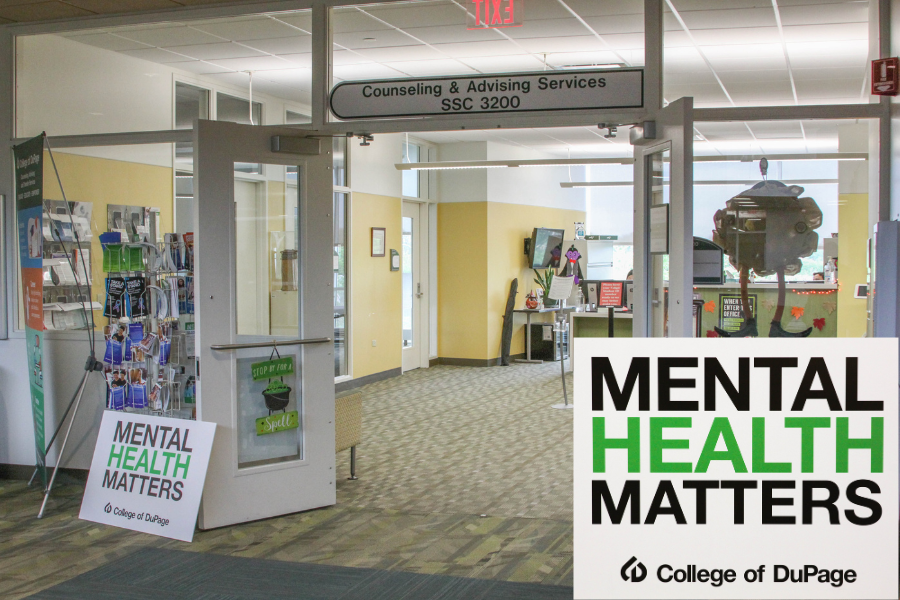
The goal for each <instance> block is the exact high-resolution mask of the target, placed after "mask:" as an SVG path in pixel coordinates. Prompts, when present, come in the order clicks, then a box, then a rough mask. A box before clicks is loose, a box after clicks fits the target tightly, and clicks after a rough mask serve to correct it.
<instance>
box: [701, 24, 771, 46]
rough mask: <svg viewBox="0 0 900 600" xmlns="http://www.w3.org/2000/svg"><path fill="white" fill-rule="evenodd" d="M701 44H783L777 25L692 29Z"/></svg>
mask: <svg viewBox="0 0 900 600" xmlns="http://www.w3.org/2000/svg"><path fill="white" fill-rule="evenodd" d="M691 33H692V34H693V36H694V41H696V42H697V44H699V45H700V46H718V45H733V44H744V45H754V44H779V45H780V44H781V34H780V33H779V32H778V28H777V27H733V28H730V29H698V30H696V31H693V30H692V31H691Z"/></svg>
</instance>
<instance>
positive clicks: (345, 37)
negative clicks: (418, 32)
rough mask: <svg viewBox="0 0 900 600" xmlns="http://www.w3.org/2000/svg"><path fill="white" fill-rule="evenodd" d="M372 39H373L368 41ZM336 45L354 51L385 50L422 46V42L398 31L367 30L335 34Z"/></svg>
mask: <svg viewBox="0 0 900 600" xmlns="http://www.w3.org/2000/svg"><path fill="white" fill-rule="evenodd" d="M367 38H372V39H367ZM332 41H333V42H334V43H335V44H339V45H341V46H343V47H344V48H350V49H353V50H357V49H362V48H384V47H387V46H416V45H422V42H420V41H418V40H416V39H414V38H412V37H410V36H408V35H406V34H405V33H402V32H400V31H397V30H396V29H391V30H381V31H376V30H371V29H369V30H366V31H356V32H353V33H335V34H334V36H333V37H332Z"/></svg>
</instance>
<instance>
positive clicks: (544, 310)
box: [513, 308, 560, 364]
mask: <svg viewBox="0 0 900 600" xmlns="http://www.w3.org/2000/svg"><path fill="white" fill-rule="evenodd" d="M558 310H560V309H559V308H517V309H515V310H513V312H514V313H524V314H525V358H517V359H516V362H520V363H535V364H543V363H544V361H542V360H532V359H531V315H535V314H542V313H551V312H557V311H558Z"/></svg>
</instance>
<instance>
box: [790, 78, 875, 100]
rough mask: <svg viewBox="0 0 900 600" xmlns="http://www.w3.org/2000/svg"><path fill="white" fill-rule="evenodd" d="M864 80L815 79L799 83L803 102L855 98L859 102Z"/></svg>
mask: <svg viewBox="0 0 900 600" xmlns="http://www.w3.org/2000/svg"><path fill="white" fill-rule="evenodd" d="M861 89H862V79H813V80H806V81H798V82H797V94H798V95H799V96H800V99H801V101H802V100H804V99H807V98H810V99H812V98H855V100H854V101H855V102H859V92H860V90H861Z"/></svg>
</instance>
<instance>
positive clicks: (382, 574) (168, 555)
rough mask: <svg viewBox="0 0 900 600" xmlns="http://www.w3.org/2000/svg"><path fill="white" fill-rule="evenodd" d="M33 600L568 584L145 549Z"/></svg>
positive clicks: (261, 597)
mask: <svg viewBox="0 0 900 600" xmlns="http://www.w3.org/2000/svg"><path fill="white" fill-rule="evenodd" d="M31 597H32V598H34V599H35V600H74V599H79V598H91V599H92V600H169V599H170V598H198V599H199V598H202V599H216V600H226V599H227V600H288V599H290V600H564V599H571V598H572V589H571V588H568V587H560V586H552V585H538V584H534V583H511V582H507V581H494V580H490V579H473V578H464V577H448V576H446V575H420V574H417V573H405V572H403V571H381V570H376V569H355V568H349V567H333V566H329V565H314V564H308V563H300V564H298V563H289V562H279V561H274V560H259V559H255V558H234V557H231V556H219V555H216V554H198V553H196V552H179V551H177V550H161V549H158V548H145V549H143V550H139V551H137V552H135V553H134V554H132V555H130V556H128V557H126V558H120V559H119V560H117V561H115V562H113V563H110V564H108V565H105V566H103V567H99V568H97V569H94V570H93V571H89V572H87V573H85V574H84V575H79V576H78V577H75V578H74V579H71V580H69V581H66V582H64V583H61V584H59V585H57V586H54V587H52V588H50V589H48V590H44V591H42V592H38V593H37V594H36V595H34V596H31Z"/></svg>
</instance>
